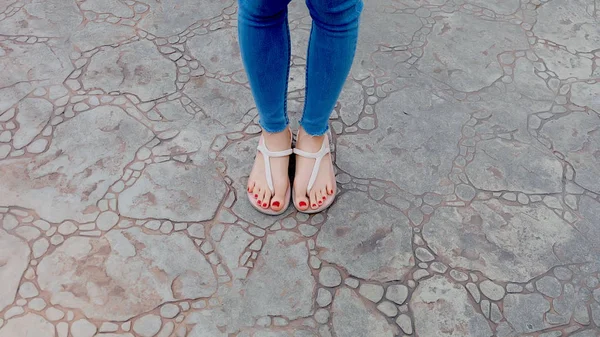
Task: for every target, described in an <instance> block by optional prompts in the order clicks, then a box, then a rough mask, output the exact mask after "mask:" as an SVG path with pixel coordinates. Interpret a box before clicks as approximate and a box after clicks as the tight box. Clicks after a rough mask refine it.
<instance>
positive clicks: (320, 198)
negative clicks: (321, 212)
mask: <svg viewBox="0 0 600 337" xmlns="http://www.w3.org/2000/svg"><path fill="white" fill-rule="evenodd" d="M316 197H317V205H319V206H321V205H323V190H318V191H317V192H316Z"/></svg>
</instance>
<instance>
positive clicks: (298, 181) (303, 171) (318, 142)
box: [294, 128, 335, 211]
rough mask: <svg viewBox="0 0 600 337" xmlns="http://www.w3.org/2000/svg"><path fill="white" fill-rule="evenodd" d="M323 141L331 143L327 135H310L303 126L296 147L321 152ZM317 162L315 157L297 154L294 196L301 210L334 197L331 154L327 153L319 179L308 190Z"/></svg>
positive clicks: (314, 207)
mask: <svg viewBox="0 0 600 337" xmlns="http://www.w3.org/2000/svg"><path fill="white" fill-rule="evenodd" d="M323 142H327V143H326V144H328V143H329V138H328V137H327V135H323V136H317V137H315V136H310V135H309V134H307V133H306V132H305V131H304V130H303V129H302V128H300V131H299V132H298V141H297V143H296V148H297V149H299V150H303V151H305V152H310V153H315V152H319V150H320V149H321V146H322V145H323ZM314 164H315V159H312V158H305V157H302V156H299V155H297V156H296V174H295V178H294V193H295V194H296V195H295V196H294V197H295V199H296V203H297V204H296V208H298V209H299V210H301V211H305V210H307V209H308V208H309V207H310V208H312V209H317V208H319V207H320V206H321V205H323V204H324V203H325V202H326V200H327V198H331V197H333V194H334V192H335V191H334V186H335V176H333V175H332V174H331V172H332V170H331V168H332V166H333V163H332V162H331V154H329V153H328V154H327V155H325V157H323V160H322V161H321V165H320V167H319V173H318V174H317V179H316V180H315V183H314V185H313V187H312V188H311V190H310V191H307V187H308V182H309V180H310V175H311V174H312V170H313V167H314Z"/></svg>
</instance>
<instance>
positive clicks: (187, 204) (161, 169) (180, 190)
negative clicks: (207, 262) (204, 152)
mask: <svg viewBox="0 0 600 337" xmlns="http://www.w3.org/2000/svg"><path fill="white" fill-rule="evenodd" d="M198 186H203V188H202V189H200V188H198ZM207 191H211V192H210V193H206V192H207ZM224 195H225V183H224V182H223V181H222V180H221V177H220V176H219V174H218V172H217V170H216V168H215V167H214V166H213V165H206V166H195V165H189V164H182V163H178V162H174V161H169V162H165V163H158V164H152V165H149V166H148V168H146V169H145V170H144V172H143V173H142V176H141V177H140V179H139V180H138V181H137V182H136V183H135V184H134V185H133V186H132V187H131V188H129V189H126V190H125V191H123V193H121V194H120V195H119V205H120V206H121V207H120V209H121V212H122V214H123V215H125V216H130V217H133V218H167V219H170V220H173V221H205V220H210V219H212V218H213V217H214V216H215V213H216V211H217V207H218V206H219V204H220V202H221V200H222V198H223V196H224Z"/></svg>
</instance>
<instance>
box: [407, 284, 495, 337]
mask: <svg viewBox="0 0 600 337" xmlns="http://www.w3.org/2000/svg"><path fill="white" fill-rule="evenodd" d="M409 305H410V308H411V309H412V311H413V314H414V321H415V330H416V332H417V333H418V334H419V335H420V336H439V337H443V336H482V337H488V336H492V330H491V328H490V326H489V323H488V322H487V321H486V320H485V318H484V317H483V316H482V315H481V314H480V313H478V312H476V311H475V309H474V308H473V306H472V305H471V303H470V301H469V298H468V295H467V290H466V289H465V288H464V287H463V286H462V285H460V284H457V283H452V282H450V281H449V280H448V279H447V278H446V277H444V276H441V275H436V276H434V277H432V278H430V279H427V280H425V281H423V282H421V283H420V284H419V286H418V287H417V288H416V289H415V292H414V293H413V295H412V297H411V299H410V304H409ZM432 317H435V319H432Z"/></svg>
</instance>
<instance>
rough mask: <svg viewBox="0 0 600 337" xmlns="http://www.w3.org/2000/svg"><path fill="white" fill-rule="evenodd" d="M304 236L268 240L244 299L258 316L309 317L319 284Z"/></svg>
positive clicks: (286, 234)
mask: <svg viewBox="0 0 600 337" xmlns="http://www.w3.org/2000/svg"><path fill="white" fill-rule="evenodd" d="M307 260H308V250H307V248H306V245H305V243H304V242H303V241H302V237H301V236H299V235H298V234H294V233H290V232H277V233H276V234H274V235H270V236H269V237H268V238H267V242H266V243H265V246H264V247H263V249H262V253H261V255H259V257H258V259H257V260H256V266H255V267H254V270H253V273H252V274H251V275H250V276H249V277H248V281H247V284H246V287H245V290H244V293H243V295H242V297H241V300H242V302H243V306H244V307H245V308H247V309H248V310H251V314H252V315H255V316H262V315H273V316H285V317H287V318H289V319H296V318H298V317H306V316H308V314H309V313H310V311H311V308H312V303H313V299H312V297H313V288H314V286H315V285H316V282H315V279H314V278H313V276H312V274H311V272H310V269H309V267H308V264H307V263H306V261H307Z"/></svg>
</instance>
